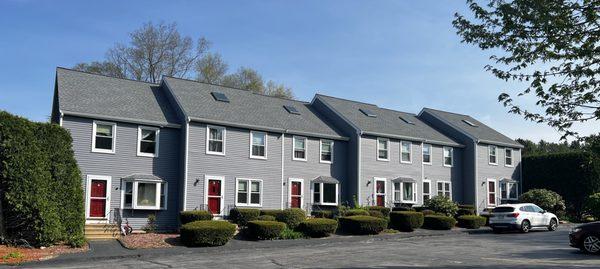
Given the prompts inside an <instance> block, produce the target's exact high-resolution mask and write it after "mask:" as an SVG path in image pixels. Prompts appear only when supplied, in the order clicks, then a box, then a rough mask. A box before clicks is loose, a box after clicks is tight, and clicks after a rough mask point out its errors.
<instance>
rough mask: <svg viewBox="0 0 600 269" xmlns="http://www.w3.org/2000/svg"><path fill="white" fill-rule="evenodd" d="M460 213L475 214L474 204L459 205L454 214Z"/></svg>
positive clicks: (460, 214)
mask: <svg viewBox="0 0 600 269" xmlns="http://www.w3.org/2000/svg"><path fill="white" fill-rule="evenodd" d="M462 215H475V206H474V205H459V206H458V211H456V216H462Z"/></svg>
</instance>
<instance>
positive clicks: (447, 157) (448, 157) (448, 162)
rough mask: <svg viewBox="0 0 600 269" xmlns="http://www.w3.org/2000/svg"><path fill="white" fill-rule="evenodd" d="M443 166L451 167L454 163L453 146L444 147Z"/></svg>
mask: <svg viewBox="0 0 600 269" xmlns="http://www.w3.org/2000/svg"><path fill="white" fill-rule="evenodd" d="M443 154H444V156H443V157H444V166H447V167H452V165H454V157H453V156H454V148H451V147H444V153H443Z"/></svg>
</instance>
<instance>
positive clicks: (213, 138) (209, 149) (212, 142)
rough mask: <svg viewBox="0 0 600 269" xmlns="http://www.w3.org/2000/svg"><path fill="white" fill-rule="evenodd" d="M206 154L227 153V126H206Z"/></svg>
mask: <svg viewBox="0 0 600 269" xmlns="http://www.w3.org/2000/svg"><path fill="white" fill-rule="evenodd" d="M206 154H213V155H225V127H217V126H207V127H206Z"/></svg>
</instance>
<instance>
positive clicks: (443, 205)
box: [425, 195, 458, 217]
mask: <svg viewBox="0 0 600 269" xmlns="http://www.w3.org/2000/svg"><path fill="white" fill-rule="evenodd" d="M425 206H426V207H427V208H429V209H431V210H433V211H434V212H436V213H441V214H444V215H446V216H449V217H453V216H455V215H456V212H458V205H456V203H454V202H453V201H452V200H450V198H448V197H446V196H442V195H438V196H435V197H432V198H431V199H429V200H427V201H425Z"/></svg>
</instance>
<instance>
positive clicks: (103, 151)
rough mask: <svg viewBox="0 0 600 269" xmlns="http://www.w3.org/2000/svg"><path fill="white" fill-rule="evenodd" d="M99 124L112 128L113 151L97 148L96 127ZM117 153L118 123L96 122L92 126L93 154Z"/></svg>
mask: <svg viewBox="0 0 600 269" xmlns="http://www.w3.org/2000/svg"><path fill="white" fill-rule="evenodd" d="M98 124H102V125H111V126H112V149H111V150H107V149H97V148H96V126H97V125H98ZM116 151H117V123H116V122H108V121H96V120H95V121H94V122H93V124H92V152H97V153H109V154H115V152H116Z"/></svg>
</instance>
